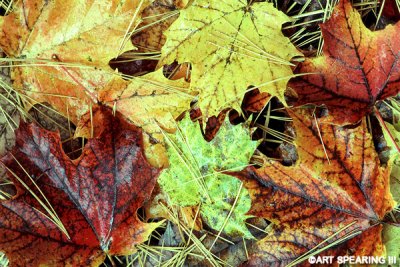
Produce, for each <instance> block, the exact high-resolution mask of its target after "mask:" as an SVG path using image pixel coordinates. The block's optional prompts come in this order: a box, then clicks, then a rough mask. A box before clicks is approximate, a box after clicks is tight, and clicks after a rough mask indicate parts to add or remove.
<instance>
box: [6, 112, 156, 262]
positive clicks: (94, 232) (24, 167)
mask: <svg viewBox="0 0 400 267" xmlns="http://www.w3.org/2000/svg"><path fill="white" fill-rule="evenodd" d="M103 112H104V114H105V115H104V122H103V125H104V129H103V131H102V133H101V134H100V136H99V137H97V138H94V139H89V140H88V143H87V144H86V146H85V147H84V149H83V152H82V155H81V157H79V158H78V159H76V160H71V159H70V158H69V157H68V156H67V155H66V154H65V153H64V152H63V150H62V148H61V141H60V137H59V135H58V134H57V133H53V132H49V131H46V130H43V129H41V128H39V127H38V126H37V125H36V124H30V125H28V124H25V123H21V125H20V128H19V129H18V130H17V133H16V135H17V141H16V142H17V144H16V146H15V148H14V149H13V150H12V152H11V153H9V154H8V155H6V156H5V157H4V158H2V159H1V162H3V164H4V166H5V167H6V169H7V171H8V173H9V176H10V178H11V179H12V180H13V182H14V184H15V186H16V188H17V194H16V196H15V197H13V198H12V199H10V200H7V201H1V202H0V240H1V242H0V251H4V252H5V253H6V255H7V257H8V258H9V260H10V263H11V265H12V266H43V265H46V266H97V265H99V264H100V263H101V262H102V261H103V260H104V258H105V255H106V254H109V255H122V254H128V253H133V252H134V251H135V244H138V243H141V242H143V241H145V240H146V239H147V238H148V236H149V234H150V233H151V231H152V230H154V228H155V227H157V225H158V224H146V223H143V222H141V221H140V220H139V218H138V216H137V214H136V212H137V210H138V208H140V207H141V206H142V205H143V202H144V201H145V200H147V199H148V198H149V197H150V194H151V192H152V190H153V188H154V186H155V183H156V178H157V176H158V173H159V170H158V169H156V168H153V167H151V166H150V165H149V164H148V162H147V160H146V158H145V157H144V156H143V149H142V133H141V131H140V130H139V129H137V128H135V127H133V126H130V125H128V124H127V123H126V122H125V121H123V120H122V119H120V117H119V116H117V117H114V116H112V114H111V111H108V110H105V109H103ZM45 207H46V208H45Z"/></svg>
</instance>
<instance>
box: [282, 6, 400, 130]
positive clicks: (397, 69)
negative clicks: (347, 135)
mask: <svg viewBox="0 0 400 267" xmlns="http://www.w3.org/2000/svg"><path fill="white" fill-rule="evenodd" d="M399 30H400V24H399V23H396V24H395V25H388V26H387V27H386V28H385V29H384V30H381V31H376V32H372V31H370V30H369V29H368V28H366V27H365V26H364V24H363V22H362V20H361V16H360V14H359V13H358V12H357V10H355V9H353V8H352V6H351V4H350V1H348V0H342V1H340V2H339V4H338V5H337V6H336V7H335V9H334V12H333V14H332V17H331V19H330V20H329V21H328V22H326V23H324V24H322V25H321V31H322V35H323V38H324V48H323V56H320V57H317V58H309V59H307V60H306V61H305V62H303V63H301V64H300V65H299V66H298V68H297V73H299V74H308V75H302V76H299V77H297V78H295V79H293V80H292V81H291V82H290V83H289V86H290V87H292V88H294V89H295V90H296V91H297V93H298V96H299V100H298V103H297V104H298V105H302V104H307V103H313V104H317V105H322V104H325V105H326V106H327V107H328V109H329V113H330V114H331V115H332V116H333V117H331V118H330V119H329V120H330V121H333V122H334V123H336V124H341V125H343V124H349V123H355V122H358V121H360V119H361V118H362V117H363V116H364V115H366V114H368V113H369V112H370V111H371V109H372V108H373V106H374V104H375V102H376V101H378V100H382V99H385V98H387V97H389V96H393V95H396V94H397V93H398V92H399V91H400V89H399V88H400V62H399V57H400V52H399V51H400V35H399V34H398V32H399Z"/></svg>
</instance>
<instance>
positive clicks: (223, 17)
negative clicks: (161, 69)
mask: <svg viewBox="0 0 400 267" xmlns="http://www.w3.org/2000/svg"><path fill="white" fill-rule="evenodd" d="M288 21H289V18H288V17H287V16H286V15H285V14H283V13H282V12H280V11H278V10H277V9H275V8H274V7H273V4H272V3H265V2H263V3H258V2H254V3H252V4H249V3H248V1H246V0H230V1H218V0H211V1H206V0H195V1H193V2H192V3H191V4H190V5H188V7H187V8H186V9H184V10H182V11H181V13H180V16H179V18H178V19H177V20H176V21H175V22H174V23H173V24H172V25H171V27H170V28H169V29H168V30H167V31H166V32H165V35H166V36H167V41H166V43H165V45H164V46H163V48H162V50H161V52H162V54H161V59H160V62H159V65H162V64H170V63H172V62H174V61H175V60H176V61H178V63H184V62H189V63H192V66H193V70H192V76H191V87H192V88H193V89H194V90H196V91H199V108H200V109H201V111H202V112H203V114H204V116H205V117H206V118H208V117H211V116H217V115H218V113H219V112H220V111H221V110H224V109H225V108H229V107H232V108H234V109H236V110H240V104H241V102H242V98H243V96H244V94H245V93H246V89H247V88H248V87H249V86H252V85H254V86H259V89H260V91H262V92H268V93H270V94H271V95H273V96H278V97H279V99H280V100H281V101H282V102H284V97H283V95H284V92H285V89H286V84H287V81H288V79H289V78H290V77H291V76H292V71H291V68H290V65H291V64H290V63H289V62H288V61H289V60H291V59H292V58H293V57H294V56H299V55H300V53H299V52H298V51H297V50H296V48H295V47H294V46H293V45H292V44H291V43H290V41H289V39H288V38H286V37H284V36H283V34H282V32H281V26H282V24H283V23H285V22H288ZM266 85H268V86H266Z"/></svg>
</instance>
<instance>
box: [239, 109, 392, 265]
mask: <svg viewBox="0 0 400 267" xmlns="http://www.w3.org/2000/svg"><path fill="white" fill-rule="evenodd" d="M289 113H290V114H291V117H292V118H293V122H294V126H295V128H296V133H297V139H296V142H295V143H296V145H297V148H298V154H299V158H300V159H299V161H298V162H297V164H296V165H295V166H292V167H285V166H283V165H282V164H280V163H279V162H273V163H270V164H268V165H266V166H264V167H262V168H260V169H255V168H254V167H249V168H247V170H245V171H242V172H240V173H237V174H236V176H237V177H238V178H241V179H242V180H244V181H245V186H246V188H248V189H249V192H250V194H251V196H252V208H251V210H250V214H252V215H255V216H259V217H265V218H267V219H269V220H271V221H272V222H274V223H275V224H274V225H273V227H272V228H271V231H270V232H269V234H268V235H267V237H265V238H264V239H262V240H260V241H258V242H257V244H256V245H255V246H254V247H253V248H252V249H251V250H250V251H251V253H250V258H249V261H248V262H247V265H249V266H261V265H263V266H285V265H287V264H288V263H290V262H292V261H294V260H295V259H297V258H298V257H300V256H301V255H302V254H304V253H307V252H308V251H310V250H312V249H315V247H317V246H319V247H318V248H321V247H325V246H327V245H328V244H331V243H333V242H335V241H337V240H339V239H342V241H343V242H344V241H345V240H346V238H349V237H354V236H355V235H356V234H361V235H359V236H357V238H356V239H352V241H349V242H347V243H343V242H342V244H341V246H339V247H338V248H337V249H336V250H334V251H333V250H331V251H329V255H338V254H339V255H341V253H343V254H342V255H344V254H346V253H347V250H349V251H353V255H364V256H365V255H367V256H372V255H381V254H383V253H384V246H383V244H382V240H381V229H382V227H381V222H382V220H383V217H384V215H385V214H386V213H387V212H389V211H390V210H391V209H392V208H393V205H394V201H393V200H392V196H391V194H390V191H389V175H390V169H391V168H390V166H389V167H386V168H382V167H381V166H380V163H379V159H378V157H377V153H376V152H375V150H374V145H373V143H372V140H371V136H370V134H369V133H368V131H367V126H366V122H365V121H363V122H362V123H361V125H360V126H358V127H356V128H353V129H345V128H340V127H335V126H332V125H327V124H323V125H319V126H318V125H317V123H319V122H317V120H316V119H313V116H312V115H311V113H310V112H309V111H296V112H294V111H290V112H289ZM319 130H320V134H321V138H320V134H319ZM321 139H322V140H323V144H321ZM335 234H336V236H333V235H335ZM332 236H333V237H332ZM329 237H331V238H330V239H328V238H329ZM327 239H328V240H327ZM325 240H327V242H326V243H325V244H323V245H322V246H321V245H320V243H321V242H323V241H325ZM346 241H347V240H346Z"/></svg>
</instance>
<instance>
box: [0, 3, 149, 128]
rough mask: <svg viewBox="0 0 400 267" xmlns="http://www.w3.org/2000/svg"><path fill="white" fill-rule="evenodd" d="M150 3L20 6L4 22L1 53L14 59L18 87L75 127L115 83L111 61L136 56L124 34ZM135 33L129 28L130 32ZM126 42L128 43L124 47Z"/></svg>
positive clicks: (31, 4)
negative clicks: (102, 92) (101, 91)
mask: <svg viewBox="0 0 400 267" xmlns="http://www.w3.org/2000/svg"><path fill="white" fill-rule="evenodd" d="M147 4H148V1H139V0H123V1H116V0H107V1H93V0H90V1H80V0H73V1H63V0H53V1H45V0H27V1H16V2H15V5H14V8H13V12H12V13H10V14H9V15H7V16H5V17H1V18H0V27H1V31H0V47H1V49H3V50H4V51H5V52H6V54H7V55H8V56H9V57H11V58H14V59H15V61H16V67H15V68H13V72H12V77H13V79H14V86H15V87H16V88H17V89H20V90H23V92H25V93H26V94H27V95H28V98H26V100H27V101H28V102H30V103H33V104H34V103H35V102H48V103H51V105H52V106H53V107H55V108H56V109H57V110H59V111H60V112H62V113H63V114H64V115H65V117H69V118H70V119H71V120H72V121H73V122H74V123H76V122H77V118H78V117H79V116H81V115H82V114H84V113H85V112H87V110H88V109H89V106H88V103H90V102H92V101H96V94H95V92H96V89H97V88H101V87H103V86H104V85H105V84H107V83H108V81H109V80H110V79H111V78H112V77H113V70H112V69H111V68H110V67H109V66H108V62H109V60H111V59H112V58H115V57H117V56H118V54H120V53H122V52H124V51H126V50H132V49H133V48H134V47H133V46H132V44H131V42H130V40H129V38H125V33H126V32H128V31H129V29H131V28H132V27H134V26H136V24H137V23H138V20H139V18H140V10H142V9H143V8H145V6H146V5H147ZM130 27H131V28H130ZM126 39H127V41H126Z"/></svg>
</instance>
